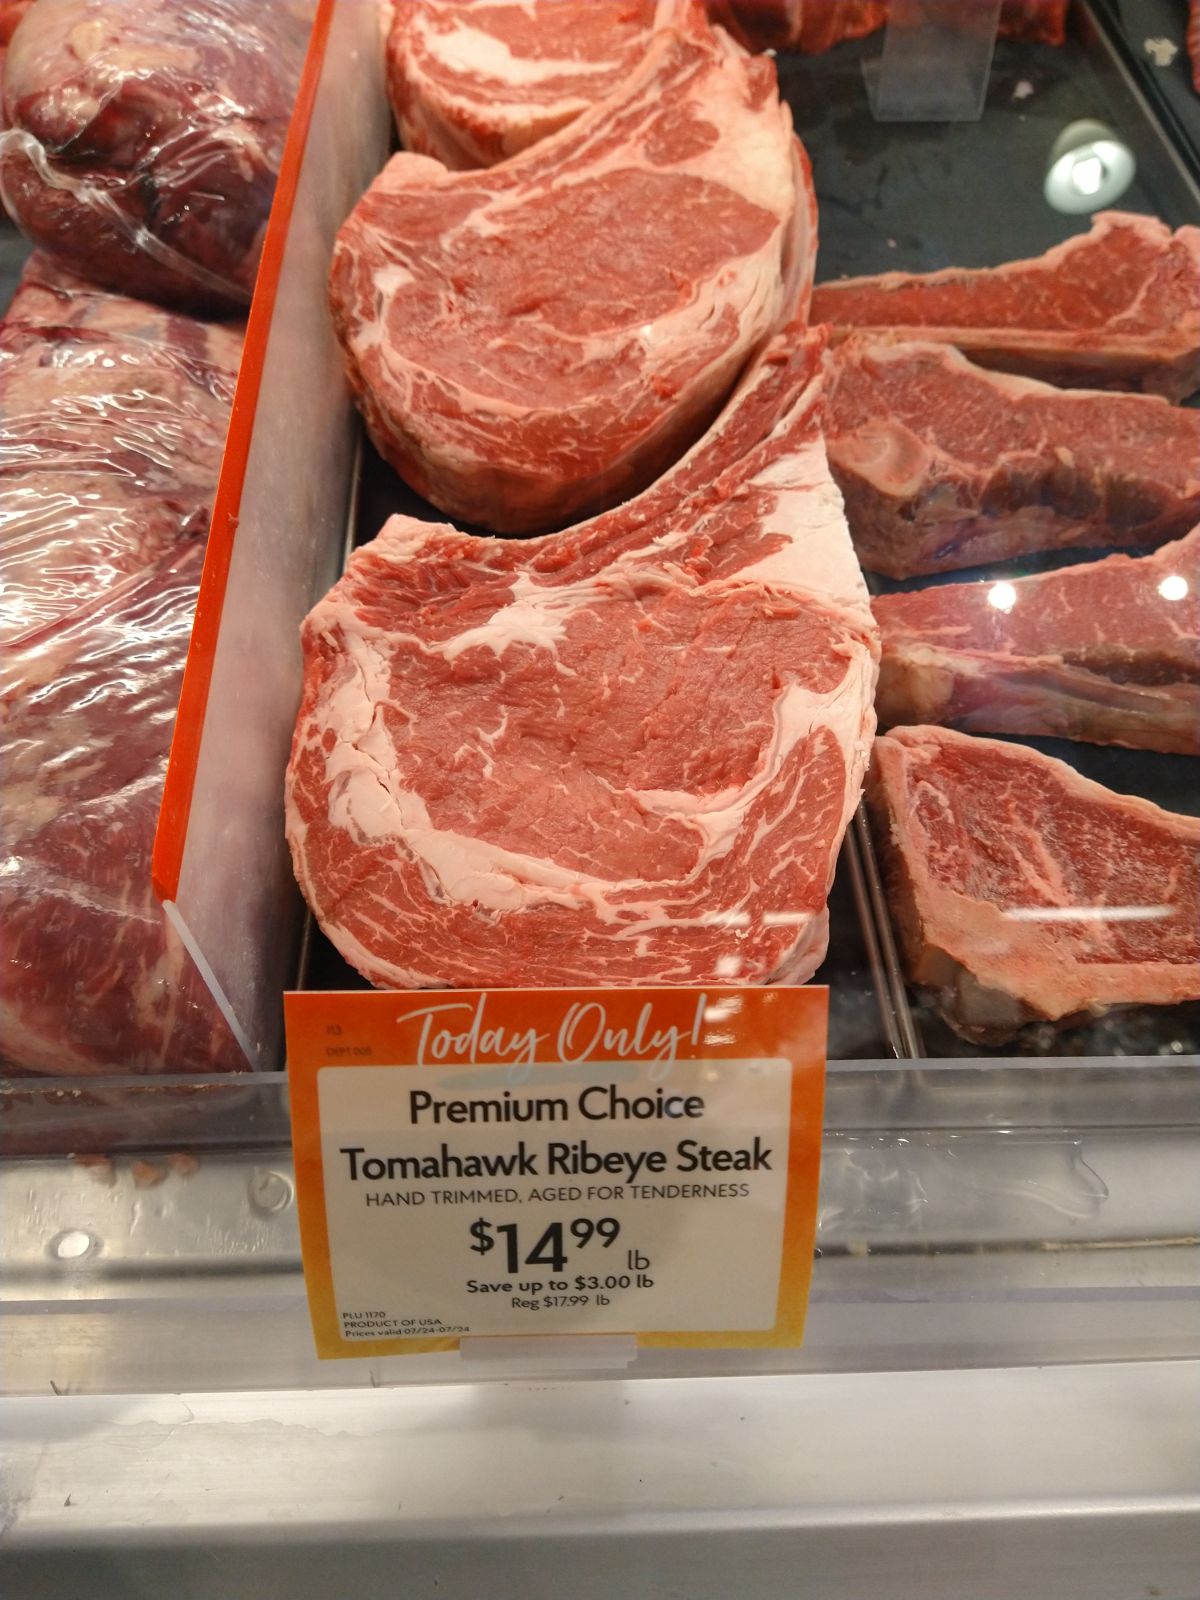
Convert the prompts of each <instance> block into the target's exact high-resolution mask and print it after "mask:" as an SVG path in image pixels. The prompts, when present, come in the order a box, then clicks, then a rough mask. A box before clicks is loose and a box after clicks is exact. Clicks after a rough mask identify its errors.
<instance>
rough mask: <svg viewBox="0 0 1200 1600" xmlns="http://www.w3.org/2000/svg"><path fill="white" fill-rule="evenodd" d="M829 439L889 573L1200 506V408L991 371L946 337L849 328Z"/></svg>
mask: <svg viewBox="0 0 1200 1600" xmlns="http://www.w3.org/2000/svg"><path fill="white" fill-rule="evenodd" d="M825 442H826V447H827V448H828V451H829V464H830V466H831V467H832V469H833V475H834V477H835V478H836V479H837V481H838V484H839V486H840V488H841V491H842V494H843V495H844V496H845V500H846V516H847V520H848V521H849V523H850V533H851V536H852V537H853V539H854V545H855V549H856V550H857V551H858V556H859V560H860V561H862V563H863V565H864V566H866V567H868V568H870V569H871V570H872V571H874V572H881V573H884V574H886V575H887V576H888V577H892V578H910V577H915V576H918V575H920V574H923V573H931V572H948V571H953V570H957V569H959V568H962V567H971V566H978V565H982V564H984V563H985V562H992V561H1005V560H1008V559H1009V558H1011V557H1014V556H1020V555H1025V554H1028V553H1030V552H1032V551H1038V550H1061V549H1069V548H1072V547H1082V548H1092V549H1095V548H1102V547H1106V546H1110V545H1117V546H1121V545H1142V546H1147V545H1154V544H1159V543H1161V542H1162V541H1163V540H1164V539H1170V538H1172V537H1174V536H1175V535H1178V534H1181V533H1184V532H1186V530H1187V529H1189V528H1191V527H1192V526H1193V524H1194V523H1196V522H1197V521H1200V411H1189V410H1186V409H1184V408H1182V407H1179V406H1173V405H1171V404H1169V403H1168V402H1167V401H1166V400H1164V399H1163V398H1162V397H1161V396H1159V395H1144V394H1113V393H1107V392H1102V391H1099V390H1086V389H1056V388H1053V387H1052V386H1050V385H1048V384H1044V383H1039V382H1038V381H1037V380H1036V379H1032V378H1018V377H1014V376H1012V375H1011V374H1009V373H1000V372H990V371H987V370H986V369H984V368H983V367H978V366H976V365H975V364H974V363H973V362H970V361H968V360H967V358H966V357H965V356H964V355H962V354H961V353H960V352H959V351H957V350H955V349H953V348H952V347H951V346H949V345H941V344H932V343H928V342H925V341H902V340H895V341H891V340H883V339H877V338H873V337H872V336H870V335H867V334H855V335H852V336H851V337H850V338H849V339H847V340H846V341H845V342H844V343H843V344H841V345H840V346H839V347H838V348H837V350H836V351H834V352H833V353H832V354H831V357H830V376H829V382H828V385H827V398H826V423H825Z"/></svg>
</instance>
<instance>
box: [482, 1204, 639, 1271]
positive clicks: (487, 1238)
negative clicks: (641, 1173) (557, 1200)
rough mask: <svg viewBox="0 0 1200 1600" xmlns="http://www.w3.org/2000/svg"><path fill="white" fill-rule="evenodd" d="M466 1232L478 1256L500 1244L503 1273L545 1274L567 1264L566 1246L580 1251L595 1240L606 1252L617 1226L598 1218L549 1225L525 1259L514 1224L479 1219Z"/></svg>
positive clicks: (613, 1222)
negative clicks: (537, 1269) (541, 1271)
mask: <svg viewBox="0 0 1200 1600" xmlns="http://www.w3.org/2000/svg"><path fill="white" fill-rule="evenodd" d="M467 1231H468V1233H469V1234H470V1235H471V1238H472V1240H473V1241H474V1242H473V1243H472V1244H471V1246H470V1248H471V1249H472V1250H474V1251H476V1252H477V1253H478V1254H479V1255H481V1256H485V1255H487V1254H488V1252H489V1251H490V1250H494V1249H495V1248H496V1246H497V1245H498V1244H503V1246H504V1249H505V1271H506V1272H509V1273H513V1272H520V1270H521V1268H522V1267H545V1268H546V1270H547V1271H548V1272H561V1271H562V1270H563V1268H564V1267H565V1266H566V1264H567V1246H568V1245H573V1246H574V1247H575V1248H577V1249H580V1250H581V1249H583V1247H584V1246H585V1245H588V1244H590V1243H591V1242H592V1240H593V1239H598V1240H599V1241H600V1244H601V1245H602V1246H603V1248H604V1249H606V1250H607V1249H608V1247H609V1246H610V1245H611V1244H614V1243H615V1242H616V1239H617V1236H618V1235H619V1233H620V1232H621V1224H620V1223H619V1222H618V1221H617V1219H616V1217H599V1218H597V1219H596V1220H595V1221H593V1220H592V1218H591V1217H576V1218H575V1220H574V1221H573V1222H571V1223H563V1222H552V1223H550V1225H549V1227H547V1228H546V1229H545V1230H544V1231H543V1232H542V1234H541V1236H540V1237H539V1238H538V1239H537V1240H536V1241H535V1243H534V1244H533V1246H532V1247H531V1249H530V1250H529V1253H528V1254H527V1255H522V1254H521V1239H520V1236H519V1232H518V1227H517V1224H516V1223H515V1222H500V1223H492V1222H489V1221H488V1219H487V1218H486V1217H480V1218H479V1219H478V1221H476V1222H473V1223H472V1224H471V1226H470V1227H469V1228H468V1230H467ZM493 1235H495V1237H493ZM568 1235H569V1237H568Z"/></svg>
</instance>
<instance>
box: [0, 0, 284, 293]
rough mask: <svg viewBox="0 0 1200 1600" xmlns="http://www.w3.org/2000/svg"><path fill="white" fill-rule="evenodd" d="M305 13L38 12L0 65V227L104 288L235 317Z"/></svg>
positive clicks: (78, 3)
mask: <svg viewBox="0 0 1200 1600" xmlns="http://www.w3.org/2000/svg"><path fill="white" fill-rule="evenodd" d="M308 12H309V7H308V4H307V0H39V3H38V5H37V8H36V10H35V11H33V12H32V13H31V14H30V15H29V16H28V17H27V18H26V19H25V21H24V22H23V23H22V25H21V27H20V28H19V29H18V31H17V33H16V35H15V36H14V38H13V42H12V45H11V47H10V49H9V51H8V58H7V61H6V64H5V73H4V109H5V115H6V119H7V122H8V127H7V129H6V131H5V132H4V134H3V135H2V136H0V189H2V192H3V198H4V203H5V205H6V206H7V208H8V210H9V212H10V213H11V214H12V216H13V217H14V218H15V220H16V221H17V222H18V223H19V225H20V226H21V227H22V228H23V229H24V231H25V232H26V233H27V234H28V235H29V237H30V238H31V239H32V240H33V241H34V243H35V244H37V245H40V246H41V247H42V248H44V249H46V250H48V251H50V252H52V253H53V254H54V255H55V256H56V257H57V258H58V259H59V260H60V261H61V262H62V263H63V264H64V265H66V266H67V267H69V268H71V269H72V270H75V271H78V272H81V273H84V274H85V275H86V276H87V277H88V278H89V279H90V280H91V281H93V282H95V283H98V284H101V285H103V286H104V287H106V288H110V289H116V290H120V291H122V292H123V293H126V294H134V295H140V296H145V297H147V298H149V299H152V300H160V301H163V302H164V303H166V304H171V305H186V306H192V307H196V308H206V309H211V310H221V309H226V310H228V309H231V308H237V307H239V306H242V305H245V304H246V303H247V302H248V301H249V298H250V292H251V290H252V288H253V286H254V275H255V272H256V270H257V267H258V256H259V251H260V249H261V246H262V238H263V232H264V229H265V227H266V222H267V213H268V211H269V209H270V205H271V197H272V193H273V191H274V187H275V178H276V174H277V172H278V170H279V162H280V158H281V156H282V153H283V143H284V138H285V135H286V133H287V126H288V119H289V117H290V114H291V106H292V99H293V97H294V94H295V89H296V84H297V81H298V78H299V72H300V63H301V60H302V55H303V49H304V43H305V37H306V32H307V20H308Z"/></svg>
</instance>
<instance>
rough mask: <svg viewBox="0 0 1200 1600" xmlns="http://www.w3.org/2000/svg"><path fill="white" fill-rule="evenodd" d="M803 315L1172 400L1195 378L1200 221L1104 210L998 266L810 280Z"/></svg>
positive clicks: (837, 329)
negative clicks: (1068, 233)
mask: <svg viewBox="0 0 1200 1600" xmlns="http://www.w3.org/2000/svg"><path fill="white" fill-rule="evenodd" d="M812 320H813V321H814V322H827V323H829V324H830V325H831V326H832V328H833V330H834V337H835V338H844V337H845V336H846V335H847V334H849V333H852V332H854V330H855V329H860V330H864V331H868V332H871V333H892V334H898V335H901V336H906V337H909V338H916V339H920V338H924V339H937V340H939V341H941V342H944V343H947V344H953V345H957V346H958V348H959V349H960V350H962V351H963V352H964V353H965V354H966V355H968V356H970V357H971V358H972V360H974V361H978V362H980V363H981V364H982V365H983V366H987V367H999V368H1000V369H1001V370H1003V371H1007V372H1020V373H1025V374H1027V375H1028V376H1030V377H1034V378H1047V379H1049V380H1050V381H1052V382H1060V383H1080V384H1089V385H1091V386H1092V387H1094V388H1119V389H1148V390H1150V391H1152V392H1154V393H1157V394H1165V395H1167V396H1168V398H1170V399H1174V400H1180V399H1182V398H1183V397H1184V396H1185V395H1188V394H1191V392H1192V390H1193V389H1195V388H1196V387H1197V385H1198V384H1200V228H1193V227H1187V228H1179V229H1178V230H1177V231H1176V232H1175V233H1172V232H1171V230H1170V229H1169V228H1168V227H1167V226H1166V225H1165V223H1162V222H1158V221H1156V220H1155V219H1154V218H1152V217H1143V216H1136V215H1133V214H1132V213H1127V212H1120V211H1104V212H1101V213H1099V215H1097V216H1096V217H1095V218H1094V219H1093V221H1092V227H1091V231H1090V232H1089V233H1085V234H1080V235H1078V236H1076V237H1075V238H1073V239H1068V240H1067V241H1066V243H1065V244H1060V245H1056V246H1055V247H1054V248H1053V249H1052V250H1048V251H1047V252H1046V254H1045V255H1044V256H1037V257H1035V258H1034V259H1033V260H1030V261H1013V262H1009V263H1008V265H1006V266H1003V267H989V268H984V269H981V270H978V271H970V272H969V271H964V270H962V269H960V268H958V267H948V268H946V269H945V270H944V271H941V272H930V273H926V274H909V273H904V272H886V273H884V274H882V276H880V277H876V278H843V279H841V280H839V281H837V282H834V283H825V284H818V286H817V288H816V290H815V291H814V293H813V302H812Z"/></svg>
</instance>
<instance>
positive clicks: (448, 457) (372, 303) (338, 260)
mask: <svg viewBox="0 0 1200 1600" xmlns="http://www.w3.org/2000/svg"><path fill="white" fill-rule="evenodd" d="M688 15H689V17H691V22H690V24H689V26H688V28H687V29H686V30H684V31H677V30H676V29H674V28H671V29H661V30H660V31H659V32H658V33H656V34H655V35H654V38H653V42H652V44H651V46H650V49H649V51H648V52H647V53H646V55H645V56H644V57H643V59H642V62H641V64H640V65H639V67H638V68H637V69H636V70H635V71H634V72H633V73H632V74H631V75H630V76H629V77H628V78H627V79H626V80H625V81H624V82H623V84H622V87H621V88H620V89H619V90H617V92H616V93H614V94H613V95H611V96H610V97H609V98H608V99H607V100H604V101H602V102H601V103H600V104H598V105H597V106H596V107H595V108H594V110H592V111H590V112H588V113H587V114H586V115H585V116H582V117H580V118H579V119H578V120H577V121H575V122H574V123H572V124H571V125H570V126H569V127H567V128H564V129H563V130H562V131H561V132H559V133H557V134H553V135H552V136H551V137H550V138H548V139H544V140H543V141H542V142H541V143H540V144H538V145H535V146H534V147H533V148H532V149H531V150H528V151H526V152H525V153H524V154H522V155H519V156H516V157H514V158H513V159H512V160H511V161H506V162H504V163H503V164H502V165H500V166H498V167H493V168H491V169H489V170H488V171H486V172H456V173H448V172H447V171H446V170H445V169H444V168H443V167H442V166H440V165H439V164H438V163H437V162H435V161H432V160H430V159H429V158H428V157H426V156H413V155H398V156H395V157H393V159H392V160H391V161H390V162H389V163H388V165H387V166H386V167H385V168H384V171H383V172H382V174H381V175H380V176H379V178H377V179H376V181H375V182H374V183H373V184H372V185H371V187H370V189H369V190H368V191H367V193H366V194H365V195H364V196H363V198H362V200H361V201H360V202H359V204H358V205H357V206H356V207H355V209H354V211H353V212H352V213H351V215H350V218H349V220H348V221H347V222H346V224H345V226H344V227H343V228H342V231H341V233H340V235H339V237H338V242H337V246H336V249H335V252H334V260H333V273H332V282H331V295H332V302H333V310H334V320H335V324H336V326H337V330H338V333H339V335H340V337H341V340H342V343H343V345H344V347H345V351H346V355H347V364H348V370H349V374H350V381H351V384H352V385H353V387H354V390H355V392H356V394H357V396H358V399H359V403H360V405H361V407H362V409H363V412H364V415H365V417H366V421H367V426H368V428H369V430H370V432H371V436H372V438H373V439H374V441H375V443H376V445H377V446H378V447H379V450H380V452H381V453H382V454H383V455H384V456H385V457H386V458H387V459H388V460H389V461H390V462H391V463H392V464H393V465H394V466H395V467H396V468H397V470H398V471H399V472H400V473H401V474H402V475H403V476H404V477H405V478H406V479H407V480H408V481H409V482H410V483H411V484H412V485H413V487H414V488H416V489H417V490H418V491H419V492H420V493H421V494H423V495H424V496H425V497H426V498H427V499H429V500H432V501H433V503H434V504H435V505H437V506H440V507H441V508H442V509H443V510H445V511H448V512H450V513H452V514H454V515H456V516H458V517H461V518H462V519H464V520H465V521H468V522H473V523H477V524H482V525H484V526H486V527H489V528H493V529H496V530H497V531H500V532H509V533H524V532H529V531H531V530H534V529H544V528H547V527H552V526H555V525H556V524H560V523H562V522H564V521H565V520H567V519H568V518H571V517H574V516H578V515H579V514H581V513H585V512H590V511H597V510H600V509H603V508H605V507H607V506H610V505H613V504H616V503H617V502H618V501H620V500H622V499H624V498H625V497H626V496H627V495H629V494H630V493H632V492H634V491H636V490H638V489H640V488H641V487H642V486H643V485H644V484H646V483H648V482H650V481H652V480H653V479H654V478H655V477H656V476H657V475H658V474H659V473H660V472H661V471H662V470H663V468H664V467H665V466H666V465H667V463H668V462H669V461H670V460H672V459H673V458H674V457H675V456H677V455H678V454H679V452H680V451H681V450H682V449H684V448H685V447H686V446H687V445H688V444H690V443H691V441H692V440H693V439H694V438H695V437H696V435H697V433H699V432H700V431H702V429H703V428H704V427H705V425H706V424H707V423H708V422H709V421H710V420H711V419H712V417H713V415H714V414H715V413H716V411H717V410H718V409H719V407H720V404H721V402H722V400H723V399H724V398H725V396H726V395H727V393H728V391H729V389H730V388H731V387H732V385H733V383H734V381H735V380H736V378H737V375H738V373H739V371H740V370H741V369H742V367H743V366H744V365H745V363H746V361H747V359H748V357H749V356H750V355H751V354H752V352H753V351H754V350H755V349H756V348H757V347H758V346H760V345H761V344H762V342H763V341H764V340H765V338H766V337H767V336H768V335H769V334H770V333H771V332H772V331H773V330H774V329H776V328H777V327H779V326H781V325H782V323H784V322H786V321H787V320H789V318H790V317H791V316H792V315H793V314H799V315H801V316H802V315H803V314H804V311H805V309H806V308H807V303H808V293H809V287H810V285H811V280H812V263H813V256H814V251H815V247H816V204H815V200H814V198H813V191H812V185H811V179H810V177H809V173H808V168H807V163H806V162H805V161H804V159H803V154H802V152H801V151H800V149H799V146H798V145H797V143H796V141H795V139H794V137H793V135H792V131H791V118H790V115H789V113H788V111H787V109H786V107H784V106H782V105H781V104H780V101H779V95H778V89H777V85H776V79H775V68H774V64H773V63H772V62H771V61H769V60H767V59H765V58H756V59H752V58H750V57H748V56H746V55H745V54H744V53H743V52H742V51H741V50H740V49H739V48H738V46H736V45H735V44H734V43H733V42H732V41H731V40H730V39H728V37H727V36H726V35H724V34H723V33H720V32H719V31H717V32H714V30H712V29H710V28H709V27H708V25H707V23H705V22H704V21H703V18H696V17H694V16H692V14H691V13H689V14H688Z"/></svg>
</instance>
